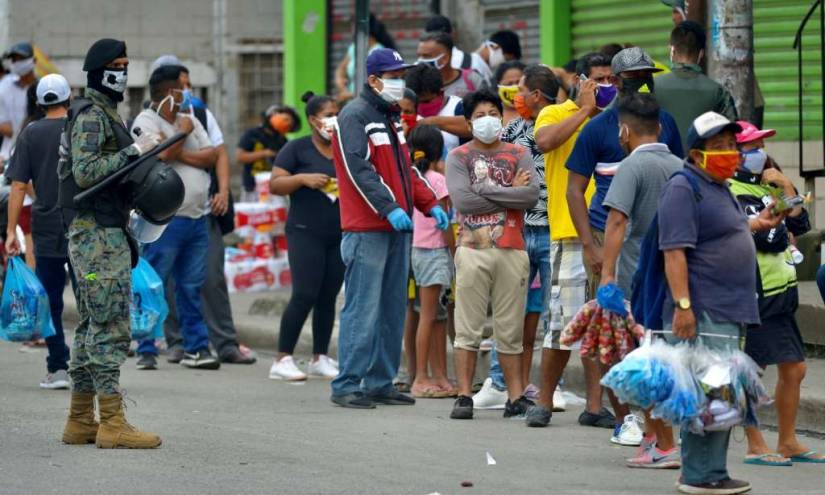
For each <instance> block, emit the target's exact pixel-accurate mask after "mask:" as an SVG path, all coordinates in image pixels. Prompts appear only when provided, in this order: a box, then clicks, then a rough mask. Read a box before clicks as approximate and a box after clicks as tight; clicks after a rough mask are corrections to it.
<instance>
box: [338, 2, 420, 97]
mask: <svg viewBox="0 0 825 495" xmlns="http://www.w3.org/2000/svg"><path fill="white" fill-rule="evenodd" d="M329 11H330V21H331V31H330V36H329V41H330V43H329V58H328V60H329V62H328V63H329V81H328V85H329V86H328V87H329V90H330V91H332V90H334V89H335V68H336V67H337V66H338V64H339V63H340V62H341V59H342V58H343V57H344V55H345V54H346V53H347V48H348V47H349V45H350V43H352V42H353V36H354V34H355V0H331V1H330V10H329ZM370 11H371V12H372V13H373V14H375V16H376V17H377V18H378V20H379V21H381V22H383V23H384V25H386V26H387V29H388V30H389V32H390V35H391V36H392V37H393V39H394V40H395V44H396V45H397V48H398V52H399V53H401V55H402V56H403V57H404V60H406V61H408V62H411V61H414V60H415V58H416V56H415V51H416V48H417V47H418V38H420V37H421V34H422V33H423V31H424V24H425V23H426V22H427V19H428V18H429V17H430V15H431V14H430V12H431V10H430V1H429V0H372V1H371V2H370Z"/></svg>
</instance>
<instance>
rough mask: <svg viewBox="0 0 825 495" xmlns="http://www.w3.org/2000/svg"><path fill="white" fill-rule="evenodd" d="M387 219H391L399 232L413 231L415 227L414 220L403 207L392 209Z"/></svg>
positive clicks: (391, 222)
mask: <svg viewBox="0 0 825 495" xmlns="http://www.w3.org/2000/svg"><path fill="white" fill-rule="evenodd" d="M387 220H389V222H390V225H392V228H394V229H395V230H397V231H398V232H411V231H412V229H413V223H412V220H410V216H409V215H407V212H406V211H404V210H402V209H401V208H396V209H394V210H392V211H391V212H390V214H389V215H387Z"/></svg>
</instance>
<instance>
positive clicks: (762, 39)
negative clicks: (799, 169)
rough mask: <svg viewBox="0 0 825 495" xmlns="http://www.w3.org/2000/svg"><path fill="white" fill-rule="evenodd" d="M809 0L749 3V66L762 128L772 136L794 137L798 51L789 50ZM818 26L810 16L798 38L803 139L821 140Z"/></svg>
mask: <svg viewBox="0 0 825 495" xmlns="http://www.w3.org/2000/svg"><path fill="white" fill-rule="evenodd" d="M810 6H811V0H759V1H758V2H754V7H753V24H754V25H753V42H754V50H755V51H754V58H755V60H754V64H755V71H756V77H757V79H758V80H759V87H760V88H761V89H762V94H763V96H764V98H765V127H769V128H773V129H776V130H777V139H778V140H782V141H794V140H797V139H798V138H799V127H798V125H799V113H798V112H799V100H798V91H799V89H798V82H797V70H798V69H797V52H796V51H795V50H794V49H793V42H794V35H795V34H796V30H797V29H798V28H799V23H800V22H802V18H803V17H804V16H805V14H806V13H807V11H808V9H809V8H810ZM819 37H820V26H819V20H818V19H817V15H814V18H812V19H811V20H810V21H808V25H807V26H806V28H805V32H804V33H803V38H802V48H803V53H802V64H803V66H802V74H803V93H802V96H803V103H802V105H803V124H804V126H805V128H804V130H803V138H804V139H820V138H822V68H821V60H822V59H821V55H820V51H819V41H820V38H819Z"/></svg>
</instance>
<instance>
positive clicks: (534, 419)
mask: <svg viewBox="0 0 825 495" xmlns="http://www.w3.org/2000/svg"><path fill="white" fill-rule="evenodd" d="M552 417H553V413H552V412H551V411H550V410H549V409H547V408H546V407H544V406H540V405H538V404H537V405H535V406H533V407H531V408H530V409H528V410H527V414H525V415H524V418H525V420H526V421H527V426H529V427H531V428H543V427H545V426H548V425H550V418H552Z"/></svg>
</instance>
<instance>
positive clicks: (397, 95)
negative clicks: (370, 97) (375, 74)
mask: <svg viewBox="0 0 825 495" xmlns="http://www.w3.org/2000/svg"><path fill="white" fill-rule="evenodd" d="M381 82H382V83H383V84H384V89H382V90H381V91H378V90H376V91H377V92H378V94H379V95H380V96H381V98H383V99H384V101H386V102H387V103H390V104H393V105H394V104H396V103H398V101H399V100H401V98H403V97H404V89H405V88H406V84H405V83H404V80H403V79H381Z"/></svg>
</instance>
